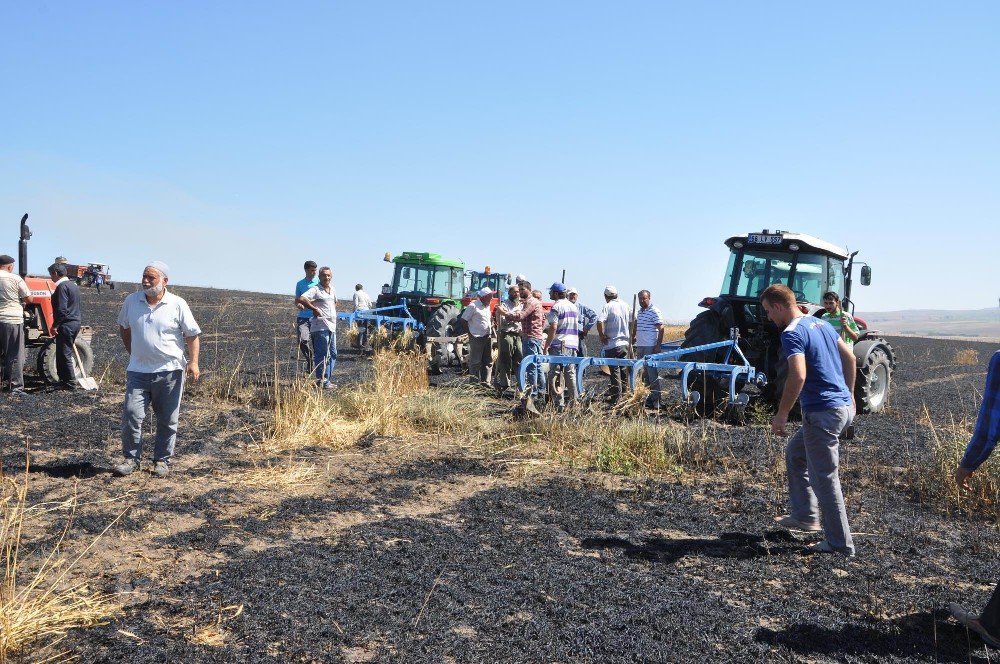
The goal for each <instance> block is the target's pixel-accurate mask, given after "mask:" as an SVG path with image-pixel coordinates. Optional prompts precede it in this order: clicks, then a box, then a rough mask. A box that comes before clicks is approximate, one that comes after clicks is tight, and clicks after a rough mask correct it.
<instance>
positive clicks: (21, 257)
mask: <svg viewBox="0 0 1000 664" xmlns="http://www.w3.org/2000/svg"><path fill="white" fill-rule="evenodd" d="M30 239H31V229H30V228H28V213H27V212H25V213H24V216H23V217H21V239H20V240H19V241H18V243H17V269H18V274H20V275H21V278H22V279H24V278H25V277H27V276H28V240H30Z"/></svg>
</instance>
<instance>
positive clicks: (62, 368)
mask: <svg viewBox="0 0 1000 664" xmlns="http://www.w3.org/2000/svg"><path fill="white" fill-rule="evenodd" d="M79 333H80V323H79V322H69V323H62V324H61V325H59V332H57V333H56V373H58V374H59V382H60V383H62V384H63V385H72V384H75V383H76V371H75V370H74V369H73V359H74V358H73V344H74V343H75V342H76V335H78V334H79Z"/></svg>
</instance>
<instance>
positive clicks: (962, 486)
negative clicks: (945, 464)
mask: <svg viewBox="0 0 1000 664" xmlns="http://www.w3.org/2000/svg"><path fill="white" fill-rule="evenodd" d="M973 472H974V471H971V470H969V469H968V468H962V467H961V466H959V467H957V468H955V484H956V485H958V489H959V491H972V486H970V485H969V478H970V477H971V476H972V473H973Z"/></svg>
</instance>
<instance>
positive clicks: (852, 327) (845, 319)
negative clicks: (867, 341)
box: [840, 312, 861, 341]
mask: <svg viewBox="0 0 1000 664" xmlns="http://www.w3.org/2000/svg"><path fill="white" fill-rule="evenodd" d="M840 328H841V329H842V330H843V331H844V334H846V335H847V336H849V337H850V338H851V341H857V340H858V338H859V337H860V336H861V333H860V332H859V331H858V324H857V323H855V322H854V318H852V317H851V315H850V314H848V313H846V312H845V313H844V314H843V315H842V316H841V317H840Z"/></svg>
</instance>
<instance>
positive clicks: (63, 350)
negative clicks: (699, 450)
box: [49, 263, 82, 390]
mask: <svg viewBox="0 0 1000 664" xmlns="http://www.w3.org/2000/svg"><path fill="white" fill-rule="evenodd" d="M49 277H51V278H52V281H54V282H55V283H56V288H55V290H54V291H53V293H52V319H53V327H54V328H55V329H53V330H52V332H53V334H55V336H56V373H58V374H59V389H63V390H75V389H77V387H78V386H77V384H76V371H75V370H74V368H73V355H74V351H73V345H74V344H75V343H76V335H77V334H79V333H80V323H81V321H82V317H81V315H80V287H79V286H77V285H76V282H74V281H70V280H69V279H68V278H67V277H66V264H65V263H53V264H52V265H50V266H49Z"/></svg>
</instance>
